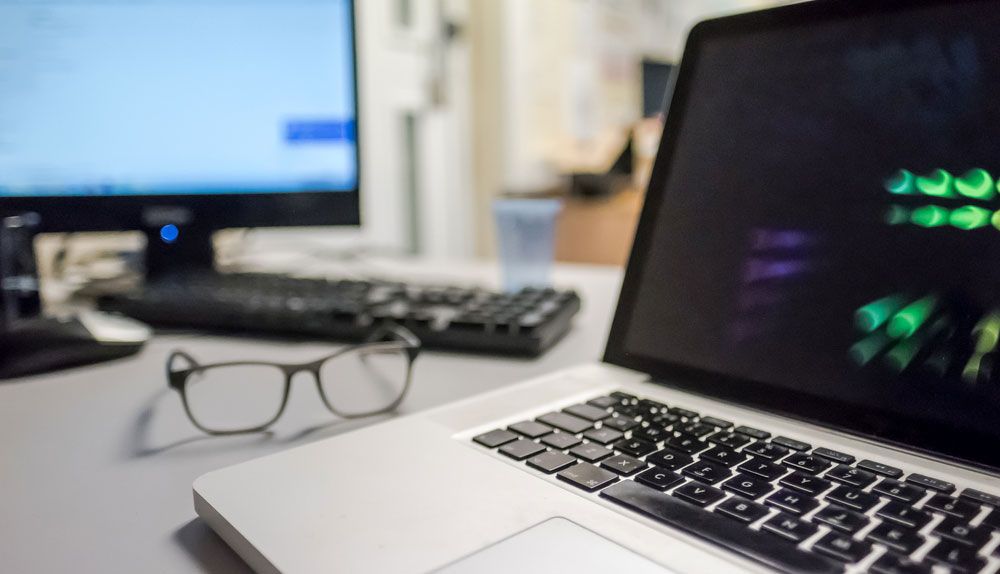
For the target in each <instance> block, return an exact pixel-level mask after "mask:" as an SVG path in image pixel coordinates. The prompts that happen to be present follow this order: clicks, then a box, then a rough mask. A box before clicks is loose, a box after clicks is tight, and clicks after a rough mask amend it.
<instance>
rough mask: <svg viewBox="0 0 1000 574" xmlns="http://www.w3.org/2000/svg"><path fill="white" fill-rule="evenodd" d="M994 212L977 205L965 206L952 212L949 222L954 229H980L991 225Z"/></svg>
mask: <svg viewBox="0 0 1000 574" xmlns="http://www.w3.org/2000/svg"><path fill="white" fill-rule="evenodd" d="M991 217H993V212H992V211H989V210H987V209H983V208H982V207H977V206H975V205H965V206H962V207H959V208H958V209H956V210H954V211H952V212H951V216H950V217H949V220H950V221H951V225H952V227H957V228H959V229H964V230H966V231H968V230H971V229H979V228H980V227H986V226H987V225H989V224H990V218H991Z"/></svg>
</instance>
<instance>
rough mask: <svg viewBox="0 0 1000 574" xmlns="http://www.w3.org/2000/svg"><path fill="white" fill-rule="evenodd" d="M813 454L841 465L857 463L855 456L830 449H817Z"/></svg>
mask: <svg viewBox="0 0 1000 574" xmlns="http://www.w3.org/2000/svg"><path fill="white" fill-rule="evenodd" d="M813 454H814V455H816V456H821V457H823V458H825V459H827V460H832V461H833V462H839V463H840V464H854V461H855V458H854V457H853V456H851V455H849V454H844V453H842V452H840V451H836V450H832V449H829V448H822V447H820V448H817V449H815V450H813Z"/></svg>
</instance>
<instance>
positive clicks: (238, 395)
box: [167, 326, 421, 435]
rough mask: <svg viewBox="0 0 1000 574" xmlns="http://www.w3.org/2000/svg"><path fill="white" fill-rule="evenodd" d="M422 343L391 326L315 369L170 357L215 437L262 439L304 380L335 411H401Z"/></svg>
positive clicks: (170, 371)
mask: <svg viewBox="0 0 1000 574" xmlns="http://www.w3.org/2000/svg"><path fill="white" fill-rule="evenodd" d="M420 348H421V345H420V340H419V339H418V338H417V337H416V336H415V335H414V334H413V333H411V332H410V331H408V330H406V329H404V328H403V327H399V326H391V327H385V328H382V329H381V330H379V331H376V332H375V333H374V334H373V335H372V337H370V338H369V339H368V342H366V343H362V344H359V345H353V346H349V347H345V348H343V349H340V350H338V351H336V352H334V353H332V354H329V355H326V356H325V357H322V358H320V359H317V360H315V361H312V362H309V363H301V364H282V363H270V362H264V361H238V362H226V363H215V364H210V365H202V364H200V363H198V361H196V360H195V359H194V358H192V357H191V355H189V354H187V353H185V352H184V351H174V352H173V353H171V354H170V356H169V357H168V358H167V381H168V384H169V385H170V387H171V388H172V389H174V390H176V391H178V392H179V393H180V394H181V401H182V402H183V403H184V410H185V412H187V416H188V418H190V419H191V422H192V423H194V426H196V427H198V428H199V429H201V430H202V431H204V432H206V433H209V434H214V435H226V434H238V433H249V432H257V431H262V430H264V429H266V428H267V427H269V426H271V425H272V424H274V422H275V421H277V420H278V418H279V417H280V416H281V413H282V412H284V410H285V405H286V404H287V403H288V396H289V393H290V391H291V387H292V378H293V377H294V376H295V375H297V374H298V373H302V372H306V373H310V374H312V375H313V378H314V379H315V380H316V387H317V389H318V390H319V395H320V397H321V398H322V399H323V403H324V404H325V405H326V407H327V408H328V409H330V412H332V413H333V414H335V415H338V416H341V417H344V418H358V417H366V416H371V415H376V414H381V413H384V412H387V411H391V410H393V409H395V408H396V407H397V406H399V404H400V403H401V402H402V401H403V398H404V397H405V396H406V392H407V391H408V390H409V388H410V380H411V378H412V374H413V362H414V361H415V360H416V359H417V355H418V354H420Z"/></svg>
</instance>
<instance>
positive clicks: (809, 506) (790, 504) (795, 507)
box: [764, 488, 819, 514]
mask: <svg viewBox="0 0 1000 574" xmlns="http://www.w3.org/2000/svg"><path fill="white" fill-rule="evenodd" d="M764 504H766V505H768V506H773V507H775V508H778V509H781V510H784V511H786V512H789V513H791V514H806V513H808V512H811V511H812V510H813V509H814V508H816V507H817V506H819V503H818V502H816V501H815V500H813V499H811V498H809V497H808V496H806V495H805V494H802V493H801V492H795V491H794V490H788V489H787V488H783V489H781V490H779V491H778V492H775V493H774V494H772V495H771V496H768V497H767V498H766V499H764Z"/></svg>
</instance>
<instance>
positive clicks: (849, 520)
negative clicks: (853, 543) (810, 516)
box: [814, 506, 869, 534]
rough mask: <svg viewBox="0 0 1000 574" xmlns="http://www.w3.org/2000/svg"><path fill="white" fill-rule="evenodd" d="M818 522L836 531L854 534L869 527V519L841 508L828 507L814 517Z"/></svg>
mask: <svg viewBox="0 0 1000 574" xmlns="http://www.w3.org/2000/svg"><path fill="white" fill-rule="evenodd" d="M814 518H815V519H816V521H817V522H822V523H823V524H826V525H827V526H829V527H830V528H833V529H834V530H839V531H841V532H846V533H847V534H854V533H855V532H857V531H859V530H861V529H862V528H864V527H865V526H868V522H869V520H868V517H867V516H865V515H863V514H858V513H857V512H854V511H852V510H846V509H844V508H841V507H839V506H827V507H825V508H823V509H822V510H820V511H819V512H817V513H816V514H815V516H814Z"/></svg>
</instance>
